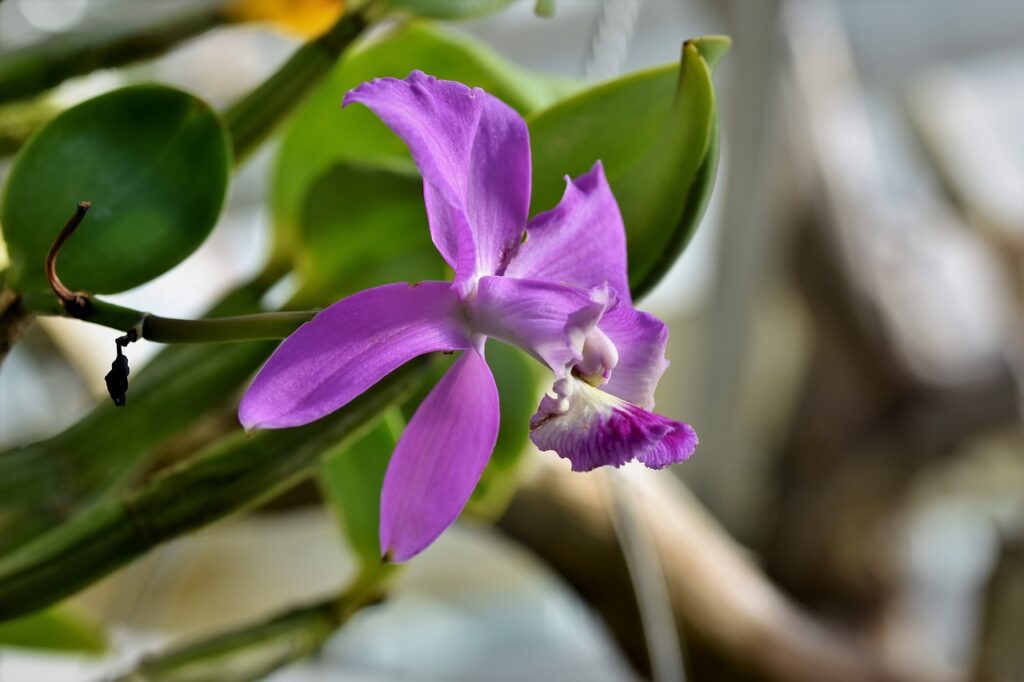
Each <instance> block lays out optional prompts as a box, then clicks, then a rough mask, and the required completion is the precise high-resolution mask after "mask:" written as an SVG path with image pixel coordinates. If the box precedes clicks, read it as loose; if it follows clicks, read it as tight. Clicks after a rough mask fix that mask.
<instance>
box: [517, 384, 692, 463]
mask: <svg viewBox="0 0 1024 682" xmlns="http://www.w3.org/2000/svg"><path fill="white" fill-rule="evenodd" d="M554 392H555V395H553V396H552V395H545V396H544V398H543V399H542V400H541V403H540V407H539V408H538V410H537V413H536V414H535V415H534V416H533V419H531V420H530V439H531V440H532V441H533V442H534V444H535V445H536V446H537V447H538V448H540V449H541V450H554V451H555V453H557V454H558V456H559V457H563V458H565V459H568V460H569V461H570V462H571V463H572V469H573V471H590V470H591V469H595V468H597V467H599V466H604V465H611V466H615V467H618V466H622V465H623V464H625V463H626V462H629V461H632V460H634V459H635V460H637V461H640V462H643V463H644V464H646V465H647V466H648V467H651V468H653V469H661V468H663V467H666V466H668V465H669V464H674V463H675V462H680V461H682V460H684V459H687V458H688V457H689V456H690V455H692V454H693V451H694V449H695V448H696V447H697V435H696V433H694V431H693V429H692V428H691V427H690V426H689V425H688V424H684V423H683V422H678V421H674V420H672V419H668V418H667V417H662V416H661V415H658V414H655V413H653V412H648V411H647V410H645V409H643V408H641V407H637V406H636V405H633V404H632V403H628V402H626V401H624V400H621V399H619V398H617V397H615V396H613V395H611V394H609V393H605V392H604V391H602V390H600V389H598V388H595V387H594V386H591V385H590V384H588V383H586V382H584V381H580V380H578V379H575V378H564V379H559V380H558V381H556V382H555V386H554Z"/></svg>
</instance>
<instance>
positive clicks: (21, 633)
mask: <svg viewBox="0 0 1024 682" xmlns="http://www.w3.org/2000/svg"><path fill="white" fill-rule="evenodd" d="M8 646H10V647H18V648H23V649H46V650H50V651H73V652H83V653H91V654H98V653H103V652H104V651H105V650H106V648H107V639H106V636H105V635H104V633H103V630H102V629H101V628H100V626H99V625H98V624H97V623H94V622H93V621H92V620H90V619H87V618H85V617H83V616H81V615H79V614H77V613H76V612H74V611H71V610H70V609H67V608H63V607H53V608H50V609H46V610H45V611H38V612H36V613H33V614H30V615H28V616H23V617H21V618H18V619H15V620H12V621H8V622H6V623H0V649H2V648H3V647H8Z"/></svg>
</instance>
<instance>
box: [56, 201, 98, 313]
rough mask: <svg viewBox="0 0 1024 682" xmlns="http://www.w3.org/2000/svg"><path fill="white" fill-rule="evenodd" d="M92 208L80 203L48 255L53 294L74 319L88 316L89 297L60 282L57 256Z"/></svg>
mask: <svg viewBox="0 0 1024 682" xmlns="http://www.w3.org/2000/svg"><path fill="white" fill-rule="evenodd" d="M91 206H92V204H91V203H89V202H88V201H81V202H79V204H78V206H77V207H76V208H75V213H74V215H72V216H71V218H69V219H68V222H67V223H66V224H65V225H64V227H63V228H62V229H61V231H60V233H59V234H58V235H57V238H56V239H54V240H53V245H52V246H51V247H50V252H49V253H48V254H46V279H47V281H49V283H50V288H51V289H53V293H54V294H56V296H57V298H59V299H60V302H61V304H62V305H63V306H64V309H65V310H67V311H68V314H69V315H71V316H72V317H83V316H85V315H87V314H88V312H89V295H88V294H87V293H85V292H83V291H71V290H70V289H68V288H67V286H65V284H64V283H63V282H61V281H60V277H59V276H58V275H57V256H59V255H60V250H61V247H63V246H64V242H66V241H67V240H68V239H70V238H71V235H72V234H74V233H75V230H76V229H77V228H78V226H79V225H81V224H82V220H84V219H85V214H86V213H88V212H89V208H90V207H91Z"/></svg>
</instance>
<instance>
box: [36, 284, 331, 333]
mask: <svg viewBox="0 0 1024 682" xmlns="http://www.w3.org/2000/svg"><path fill="white" fill-rule="evenodd" d="M88 301H89V305H88V307H87V309H86V310H84V311H81V312H77V311H76V313H75V314H74V315H72V314H71V313H69V312H68V310H67V309H66V308H65V307H64V306H62V305H61V304H60V302H59V301H58V300H57V299H56V298H54V297H53V295H52V294H42V293H27V294H25V295H24V296H23V297H22V305H23V306H24V307H25V308H26V309H27V310H29V311H31V312H33V313H35V314H37V315H59V316H63V317H74V318H75V319H79V320H83V321H85V322H92V323H93V324H98V325H101V326H104V327H110V328H111V329H117V330H119V331H123V332H127V331H129V330H131V329H134V330H135V332H136V334H137V335H138V338H140V339H146V340H147V341H154V342H156V343H221V342H233V341H261V340H269V339H283V338H285V337H286V336H288V335H289V334H291V333H292V332H293V331H295V330H296V329H297V328H298V327H299V325H301V324H302V323H304V322H308V321H309V320H311V319H312V318H313V316H314V315H316V313H317V311H316V310H300V311H289V312H275V313H256V314H253V315H238V316H234V317H220V318H207V319H199V320H182V319H177V318H173V317H161V316H159V315H151V314H149V313H144V312H142V311H139V310H134V309H132V308H126V307H124V306H119V305H117V304H115V303H108V302H107V301H104V300H102V299H98V298H93V297H89V299H88Z"/></svg>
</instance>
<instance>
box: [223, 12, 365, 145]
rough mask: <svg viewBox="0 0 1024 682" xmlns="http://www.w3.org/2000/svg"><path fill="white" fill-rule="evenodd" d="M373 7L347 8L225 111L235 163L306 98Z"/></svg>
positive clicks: (353, 37) (362, 29) (363, 25)
mask: <svg viewBox="0 0 1024 682" xmlns="http://www.w3.org/2000/svg"><path fill="white" fill-rule="evenodd" d="M371 7H372V4H371ZM372 11H373V10H370V9H360V10H353V11H346V12H345V14H344V15H343V16H342V17H341V18H340V19H339V20H338V22H337V23H336V24H335V25H334V26H332V27H331V28H330V29H328V30H327V32H326V33H324V34H323V35H321V36H320V37H319V38H315V39H313V40H311V41H309V42H308V43H306V44H305V45H303V46H302V47H300V48H299V49H298V50H297V51H296V52H295V54H293V55H292V56H291V57H290V58H289V59H288V61H286V62H285V63H284V64H283V65H282V66H281V68H279V69H278V70H277V72H276V73H274V74H273V75H272V76H271V77H270V78H268V79H267V80H265V81H264V82H263V83H262V84H261V85H260V86H259V87H257V88H256V89H255V90H253V91H252V92H250V93H249V94H248V95H246V96H245V97H243V98H242V99H240V100H239V101H238V102H236V103H235V104H233V105H231V107H229V108H228V110H227V111H225V112H224V122H225V123H226V124H227V127H228V130H229V131H230V133H231V140H232V143H233V145H234V153H235V161H236V163H241V162H242V161H244V160H245V159H246V158H247V157H248V156H249V154H250V153H252V152H253V151H254V150H255V149H256V148H257V147H259V145H260V143H261V142H263V140H264V139H266V138H267V136H268V135H270V133H271V132H272V131H273V130H274V128H275V127H276V126H277V124H278V123H279V122H281V121H282V120H284V119H285V118H286V117H287V116H288V114H290V113H291V112H292V111H293V110H295V109H296V108H297V107H298V106H299V105H300V104H301V103H302V102H303V101H304V100H305V98H306V95H307V94H309V92H310V91H311V90H312V89H313V87H314V86H315V85H317V84H318V83H319V82H320V81H321V80H322V79H323V77H324V76H325V75H326V74H327V72H328V71H330V69H331V67H333V66H334V64H335V62H337V61H338V57H340V56H341V54H342V52H344V51H345V50H346V49H348V47H349V46H350V45H351V44H352V43H353V42H355V40H356V39H357V38H358V37H359V36H360V35H362V33H363V31H364V30H366V28H367V27H368V26H369V25H370V21H371V18H370V13H372Z"/></svg>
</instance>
